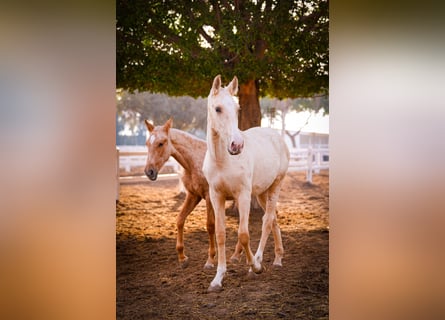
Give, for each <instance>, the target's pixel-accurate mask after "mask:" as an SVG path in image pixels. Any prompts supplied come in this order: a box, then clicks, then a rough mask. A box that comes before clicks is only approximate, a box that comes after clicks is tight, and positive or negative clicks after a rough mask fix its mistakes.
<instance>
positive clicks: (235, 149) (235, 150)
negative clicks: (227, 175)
mask: <svg viewBox="0 0 445 320" xmlns="http://www.w3.org/2000/svg"><path fill="white" fill-rule="evenodd" d="M243 147H244V142H243V143H240V144H236V143H235V142H234V141H232V143H231V144H230V147H229V148H228V151H229V153H230V154H231V155H232V156H234V155H237V154H240V153H241V151H243Z"/></svg>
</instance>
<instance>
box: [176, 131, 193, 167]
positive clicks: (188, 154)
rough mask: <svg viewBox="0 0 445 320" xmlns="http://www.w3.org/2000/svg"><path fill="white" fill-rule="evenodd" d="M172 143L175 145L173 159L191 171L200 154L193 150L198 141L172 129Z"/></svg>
mask: <svg viewBox="0 0 445 320" xmlns="http://www.w3.org/2000/svg"><path fill="white" fill-rule="evenodd" d="M170 141H171V142H172V145H173V152H172V157H173V158H175V159H176V161H178V162H179V164H180V165H181V166H182V167H183V168H184V169H185V170H187V171H191V170H192V168H193V164H194V163H195V162H196V157H197V156H199V154H198V153H197V152H196V151H197V150H195V149H194V148H193V145H194V144H196V141H195V140H194V139H193V138H192V137H190V136H188V134H186V133H184V132H181V131H180V130H176V129H170Z"/></svg>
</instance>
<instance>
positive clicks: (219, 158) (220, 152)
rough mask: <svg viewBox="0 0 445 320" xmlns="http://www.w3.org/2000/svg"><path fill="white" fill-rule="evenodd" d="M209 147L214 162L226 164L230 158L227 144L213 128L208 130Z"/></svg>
mask: <svg viewBox="0 0 445 320" xmlns="http://www.w3.org/2000/svg"><path fill="white" fill-rule="evenodd" d="M207 149H208V150H209V155H210V157H211V158H212V160H213V162H214V163H216V164H217V165H221V164H224V163H226V162H227V161H228V160H229V159H228V158H229V154H228V152H227V146H226V145H225V143H224V141H223V140H222V139H221V137H220V136H219V135H216V134H214V133H213V132H212V129H209V130H207Z"/></svg>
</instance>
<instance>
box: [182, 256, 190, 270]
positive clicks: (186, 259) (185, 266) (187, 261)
mask: <svg viewBox="0 0 445 320" xmlns="http://www.w3.org/2000/svg"><path fill="white" fill-rule="evenodd" d="M189 261H190V260H189V258H185V259H184V260H183V261H181V262H179V264H180V266H181V268H182V269H185V268H187V267H188V265H189Z"/></svg>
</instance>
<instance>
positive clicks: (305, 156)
mask: <svg viewBox="0 0 445 320" xmlns="http://www.w3.org/2000/svg"><path fill="white" fill-rule="evenodd" d="M137 149H138V148H133V149H132V150H126V151H124V150H120V148H116V158H117V159H116V162H117V168H116V169H117V170H116V172H117V173H116V181H117V186H116V200H119V188H120V186H119V185H120V183H123V182H125V181H132V182H139V181H148V180H147V179H148V178H146V177H144V176H141V177H120V175H119V169H120V168H124V169H125V171H127V172H129V171H131V167H134V166H145V162H146V159H147V151H146V150H145V147H142V148H139V150H137ZM164 167H171V168H172V171H173V172H174V173H172V174H166V175H159V178H158V179H169V178H177V177H178V172H179V170H180V166H179V164H178V163H177V162H176V160H175V159H174V158H172V157H170V159H169V160H168V161H167V163H166V164H165V165H164ZM322 169H329V149H328V148H312V147H309V148H307V149H291V150H290V162H289V169H288V171H289V172H293V171H306V181H307V182H309V183H312V175H313V174H318V173H320V170H322Z"/></svg>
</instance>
